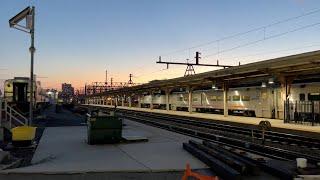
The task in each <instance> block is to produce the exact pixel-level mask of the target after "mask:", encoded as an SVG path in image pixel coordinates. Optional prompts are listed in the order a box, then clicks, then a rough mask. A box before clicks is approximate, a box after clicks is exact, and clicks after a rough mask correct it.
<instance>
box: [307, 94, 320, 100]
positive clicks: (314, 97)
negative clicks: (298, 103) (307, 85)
mask: <svg viewBox="0 0 320 180" xmlns="http://www.w3.org/2000/svg"><path fill="white" fill-rule="evenodd" d="M308 100H309V101H320V93H309V94H308Z"/></svg>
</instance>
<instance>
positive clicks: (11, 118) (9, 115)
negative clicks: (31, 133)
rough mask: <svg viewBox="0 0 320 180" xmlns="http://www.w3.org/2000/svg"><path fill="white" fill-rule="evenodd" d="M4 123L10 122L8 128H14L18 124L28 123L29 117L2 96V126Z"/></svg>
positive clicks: (0, 106) (0, 120)
mask: <svg viewBox="0 0 320 180" xmlns="http://www.w3.org/2000/svg"><path fill="white" fill-rule="evenodd" d="M4 123H9V127H8V128H10V129H11V128H13V127H16V126H25V125H27V124H28V119H27V118H26V117H25V116H23V115H22V114H21V113H19V112H18V111H17V110H15V109H14V108H13V107H12V106H10V105H8V103H7V102H6V101H5V100H4V99H3V98H0V126H3V125H4Z"/></svg>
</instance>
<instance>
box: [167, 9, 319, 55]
mask: <svg viewBox="0 0 320 180" xmlns="http://www.w3.org/2000/svg"><path fill="white" fill-rule="evenodd" d="M319 12H320V9H315V10H313V11H310V12H306V13H303V14H301V15H298V16H294V17H290V18H287V19H283V20H279V21H276V22H274V23H271V24H267V25H264V26H260V27H257V28H253V29H250V30H248V31H244V32H240V33H236V34H233V35H230V36H226V37H223V38H220V39H216V40H213V41H209V42H206V43H202V44H198V45H195V46H192V47H188V48H184V49H180V50H176V51H172V52H169V53H166V54H163V55H161V56H168V55H171V54H176V53H179V52H184V51H190V50H191V49H195V48H198V47H202V46H207V45H210V44H213V43H218V42H221V41H224V40H227V39H232V38H235V37H238V36H242V35H245V34H249V33H251V32H256V31H259V30H265V29H266V28H269V27H272V26H275V25H278V24H282V23H285V22H289V21H293V20H296V19H299V18H302V17H305V16H309V15H312V14H316V13H319Z"/></svg>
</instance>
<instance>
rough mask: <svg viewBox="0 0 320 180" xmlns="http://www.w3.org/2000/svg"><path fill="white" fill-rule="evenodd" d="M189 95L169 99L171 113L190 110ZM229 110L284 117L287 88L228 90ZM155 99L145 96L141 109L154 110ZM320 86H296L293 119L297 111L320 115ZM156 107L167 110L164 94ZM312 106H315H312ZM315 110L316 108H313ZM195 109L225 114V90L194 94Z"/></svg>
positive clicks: (174, 94)
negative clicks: (151, 106) (151, 107)
mask: <svg viewBox="0 0 320 180" xmlns="http://www.w3.org/2000/svg"><path fill="white" fill-rule="evenodd" d="M188 99H189V98H188V93H187V92H172V93H171V94H170V96H169V104H170V109H171V110H177V111H187V110H188V104H189V100H188ZM227 100H228V110H229V114H232V115H243V116H251V117H263V118H277V119H283V118H284V108H285V107H284V105H285V102H284V100H285V89H284V88H281V87H275V88H271V87H266V88H263V87H260V86H259V87H257V86H256V87H242V88H232V89H229V91H228V96H227ZM150 101H151V96H150V95H144V96H142V97H141V107H144V108H148V107H150ZM319 101H320V84H319V83H308V84H293V85H292V86H291V90H290V95H289V104H290V110H292V111H290V112H291V113H292V114H291V116H295V114H293V113H294V112H296V113H299V112H306V113H308V112H312V111H313V112H314V111H315V112H316V113H319V112H320V104H319ZM152 103H153V108H155V109H165V107H166V98H165V95H164V94H156V95H154V96H153V98H152ZM311 103H312V106H311ZM311 107H313V108H311ZM192 110H193V111H196V112H211V113H220V114H222V113H223V92H222V91H221V90H214V89H210V90H197V91H194V92H193V93H192Z"/></svg>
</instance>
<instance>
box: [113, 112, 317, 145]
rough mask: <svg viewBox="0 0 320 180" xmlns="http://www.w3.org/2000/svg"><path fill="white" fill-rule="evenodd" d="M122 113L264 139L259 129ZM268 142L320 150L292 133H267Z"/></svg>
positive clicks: (312, 143)
mask: <svg viewBox="0 0 320 180" xmlns="http://www.w3.org/2000/svg"><path fill="white" fill-rule="evenodd" d="M118 111H119V112H121V113H125V114H128V115H129V114H130V115H138V116H143V117H150V118H155V119H157V120H161V121H172V122H176V123H182V124H185V125H192V126H197V127H203V128H208V129H214V130H219V131H225V132H229V133H234V134H238V135H244V136H248V137H251V138H255V139H261V138H262V131H261V130H259V129H257V128H244V127H238V126H234V125H228V124H221V123H216V122H213V121H211V122H209V121H204V120H203V119H199V118H192V119H191V118H186V117H177V116H174V115H165V114H158V113H149V112H138V111H132V110H118ZM265 139H266V141H271V142H273V143H279V144H283V145H288V146H300V147H303V148H310V149H313V150H319V149H320V140H319V139H316V138H312V137H306V136H301V135H295V134H290V133H281V132H275V131H266V133H265Z"/></svg>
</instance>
